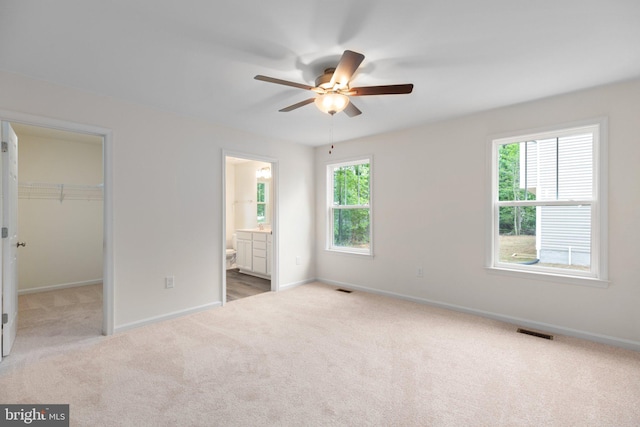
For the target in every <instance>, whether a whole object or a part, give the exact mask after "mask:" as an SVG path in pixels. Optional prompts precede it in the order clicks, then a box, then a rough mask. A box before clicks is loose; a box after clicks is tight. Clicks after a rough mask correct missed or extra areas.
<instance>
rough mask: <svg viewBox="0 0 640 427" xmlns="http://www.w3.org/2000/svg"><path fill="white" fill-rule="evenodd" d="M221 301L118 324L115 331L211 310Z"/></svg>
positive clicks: (219, 305) (218, 305)
mask: <svg viewBox="0 0 640 427" xmlns="http://www.w3.org/2000/svg"><path fill="white" fill-rule="evenodd" d="M221 306H222V303H221V302H220V301H216V302H212V303H209V304H204V305H200V306H198V307H193V308H189V309H186V310H180V311H174V312H172V313H168V314H163V315H160V316H154V317H149V318H147V319H142V320H137V321H135V322H131V323H125V324H124V325H120V326H116V327H115V329H114V332H115V333H118V332H124V331H128V330H129V329H135V328H139V327H141V326H146V325H151V324H152V323H158V322H162V321H164V320H169V319H175V318H176V317H182V316H186V315H188V314H193V313H198V312H200V311H205V310H210V309H212V308H216V307H221Z"/></svg>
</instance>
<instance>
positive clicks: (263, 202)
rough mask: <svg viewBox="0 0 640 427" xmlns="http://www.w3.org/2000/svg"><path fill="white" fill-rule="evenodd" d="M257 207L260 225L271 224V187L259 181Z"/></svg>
mask: <svg viewBox="0 0 640 427" xmlns="http://www.w3.org/2000/svg"><path fill="white" fill-rule="evenodd" d="M256 201H257V202H256V206H257V212H256V213H257V217H258V224H266V223H269V219H268V212H269V209H268V207H269V206H268V204H269V185H268V183H266V182H262V181H258V191H257V194H256Z"/></svg>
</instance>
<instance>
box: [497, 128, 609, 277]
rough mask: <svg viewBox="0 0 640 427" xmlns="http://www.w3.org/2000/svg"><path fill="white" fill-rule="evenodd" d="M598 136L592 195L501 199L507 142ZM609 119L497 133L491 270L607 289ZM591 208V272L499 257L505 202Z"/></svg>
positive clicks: (504, 273)
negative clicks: (502, 152)
mask: <svg viewBox="0 0 640 427" xmlns="http://www.w3.org/2000/svg"><path fill="white" fill-rule="evenodd" d="M586 132H591V133H592V134H593V152H592V162H593V163H592V197H591V198H589V199H579V200H567V199H565V200H562V199H560V200H534V201H531V200H523V201H500V200H499V194H498V193H499V191H498V190H499V188H498V179H499V161H498V149H499V147H500V146H502V145H506V144H510V143H517V142H524V141H531V140H542V139H545V138H550V137H553V138H556V137H563V136H569V135H576V134H579V133H586ZM607 133H608V120H607V118H599V119H592V120H588V121H583V122H577V123H570V124H564V125H558V126H554V127H549V128H544V129H536V130H532V131H525V132H513V133H509V134H508V135H498V136H494V137H492V138H490V139H489V143H488V150H487V153H488V156H489V158H488V182H489V196H488V197H487V199H488V212H489V213H488V222H489V224H488V227H487V241H488V245H487V246H488V248H487V257H486V267H487V269H488V271H489V272H490V273H496V274H503V275H509V276H516V277H521V278H527V279H531V278H535V279H540V280H547V281H553V282H561V283H569V284H578V285H587V286H595V287H605V288H606V287H608V284H609V282H608V259H607V254H608V234H607V230H608V218H607V211H608V209H607V188H608V185H607V179H608V170H607V165H608V156H607ZM516 205H517V206H580V205H590V206H591V228H590V229H591V248H590V256H591V268H590V271H588V272H581V271H579V270H569V269H568V270H564V269H560V268H552V267H541V266H530V265H522V264H512V263H504V262H500V261H499V245H498V238H499V233H500V230H499V208H500V207H502V206H516Z"/></svg>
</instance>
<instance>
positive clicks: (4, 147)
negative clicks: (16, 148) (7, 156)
mask: <svg viewBox="0 0 640 427" xmlns="http://www.w3.org/2000/svg"><path fill="white" fill-rule="evenodd" d="M7 151H9V143H8V142H7V141H2V152H3V153H6V152H7Z"/></svg>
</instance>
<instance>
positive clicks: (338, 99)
mask: <svg viewBox="0 0 640 427" xmlns="http://www.w3.org/2000/svg"><path fill="white" fill-rule="evenodd" d="M314 102H315V104H316V107H318V109H319V110H320V111H322V112H323V113H327V114H331V115H332V116H333V115H334V114H335V113H339V112H340V111H342V110H344V109H345V108H347V105H349V97H348V96H346V95H343V94H341V93H337V92H329V93H325V94H322V95H318V96H317V97H316V99H315V101H314Z"/></svg>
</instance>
